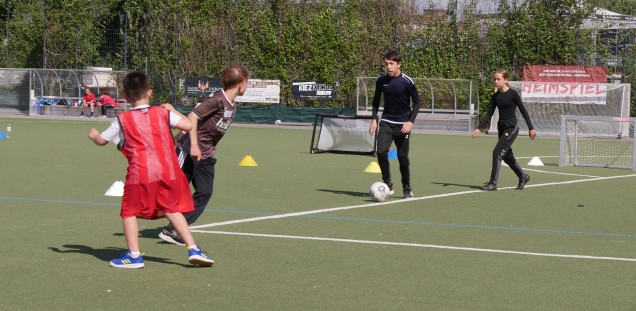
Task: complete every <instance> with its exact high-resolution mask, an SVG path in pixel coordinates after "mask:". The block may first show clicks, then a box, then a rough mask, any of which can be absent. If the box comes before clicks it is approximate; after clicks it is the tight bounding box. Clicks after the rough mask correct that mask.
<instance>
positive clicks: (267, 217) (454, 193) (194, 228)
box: [190, 174, 636, 230]
mask: <svg viewBox="0 0 636 311" xmlns="http://www.w3.org/2000/svg"><path fill="white" fill-rule="evenodd" d="M626 177H636V174H631V175H621V176H609V177H595V178H590V179H579V180H570V181H561V182H552V183H544V184H535V185H526V188H530V187H544V186H554V185H565V184H575V183H580V182H589V181H599V180H608V179H616V178H626ZM514 188H515V187H502V188H498V189H499V190H508V189H514ZM480 192H483V191H481V190H469V191H460V192H451V193H443V194H435V195H429V196H425V197H419V198H417V197H416V198H413V199H409V200H393V201H388V202H377V203H370V204H359V205H351V206H342V207H333V208H325V209H318V210H313V211H303V212H296V213H286V214H278V215H269V216H261V217H253V218H245V219H236V220H229V221H222V222H215V223H210V224H205V225H199V226H192V227H190V229H192V230H196V229H203V228H211V227H218V226H225V225H234V224H240V223H246V222H254V221H260V220H268V219H280V218H288V217H297V216H305V215H313V214H320V213H328V212H335V211H344V210H350V209H356V208H362V207H372V206H379V205H389V204H398V203H408V202H412V201H420V200H429V199H436V198H445V197H451V196H457V195H463V194H471V193H480Z"/></svg>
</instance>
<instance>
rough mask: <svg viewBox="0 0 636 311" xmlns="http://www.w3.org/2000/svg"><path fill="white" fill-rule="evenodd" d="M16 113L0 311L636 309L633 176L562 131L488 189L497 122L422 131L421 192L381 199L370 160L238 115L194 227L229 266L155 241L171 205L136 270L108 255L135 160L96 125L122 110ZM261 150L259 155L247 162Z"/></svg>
mask: <svg viewBox="0 0 636 311" xmlns="http://www.w3.org/2000/svg"><path fill="white" fill-rule="evenodd" d="M9 123H10V124H11V126H12V132H11V136H10V138H9V139H0V150H1V152H0V159H1V163H2V164H1V165H0V167H1V173H0V178H1V179H0V180H1V182H0V229H1V230H0V232H2V238H1V239H0V240H1V241H2V242H1V243H2V244H1V245H2V250H3V251H2V252H1V253H0V254H1V255H0V280H1V281H0V310H121V309H131V310H186V309H192V310H634V309H636V247H635V245H636V211H635V208H634V205H635V202H636V194H635V192H634V186H635V184H636V183H635V182H636V174H635V172H633V171H631V170H622V169H605V168H582V167H558V152H559V149H558V148H559V141H558V139H553V138H542V137H538V138H537V139H536V140H534V141H531V140H530V139H528V138H527V136H525V137H520V138H518V139H517V141H516V142H515V144H514V146H513V149H514V152H515V155H516V156H517V157H518V159H519V161H520V162H521V164H522V166H523V167H524V169H527V173H529V174H530V175H531V177H532V180H531V181H530V183H529V184H528V185H527V186H526V189H525V190H523V191H516V190H514V187H515V186H516V183H517V180H516V176H514V174H513V173H512V171H511V170H510V169H509V168H507V167H505V166H503V167H502V171H501V174H500V176H501V178H500V182H499V187H500V189H499V190H498V191H493V192H481V191H479V190H478V187H480V186H481V185H482V184H483V183H484V182H485V181H487V180H488V177H489V174H490V155H491V150H492V147H493V146H494V144H495V141H496V140H495V137H494V136H495V135H484V134H482V135H480V136H479V137H478V138H477V139H475V140H473V139H471V138H470V135H469V134H468V133H466V134H465V135H443V134H432V133H415V134H414V135H412V141H411V153H410V156H411V175H412V185H413V190H414V194H415V197H416V198H415V199H414V200H401V199H399V198H398V197H397V195H401V191H400V189H399V182H398V183H396V185H397V187H396V188H397V190H398V191H396V194H395V195H396V197H393V198H391V199H390V200H389V201H388V202H385V203H376V202H373V201H371V200H370V199H369V197H368V194H367V191H368V188H369V186H370V185H371V184H372V183H373V182H375V181H379V180H380V175H379V174H377V173H366V172H364V169H365V168H366V167H367V166H368V165H369V164H370V163H371V161H374V160H375V159H374V158H373V157H370V156H360V155H341V154H309V152H308V151H309V144H310V140H311V131H309V130H307V128H305V127H302V128H300V127H293V128H290V127H248V126H238V125H233V126H232V128H231V129H230V130H229V132H228V134H227V135H226V137H225V138H224V139H223V141H221V143H220V145H219V150H218V154H217V158H218V162H217V165H216V175H217V176H216V180H215V189H214V197H213V198H212V201H211V202H210V204H209V205H208V207H207V209H206V212H205V213H204V214H203V216H201V218H199V220H198V221H197V223H195V224H194V225H193V226H192V230H193V232H194V237H195V239H196V241H197V243H198V244H200V245H201V246H202V247H203V248H204V249H205V250H207V251H208V252H209V253H210V255H212V256H213V257H214V259H215V260H216V264H215V266H214V267H213V268H195V267H191V266H190V265H189V264H188V263H187V256H186V254H187V252H186V250H185V248H184V247H179V246H175V245H172V244H167V243H165V242H163V241H161V240H159V239H158V238H157V234H158V233H159V230H160V229H159V228H161V227H162V226H163V225H164V224H165V221H164V220H158V221H146V220H140V221H139V224H140V236H141V237H140V243H141V249H142V252H143V253H144V254H145V255H144V259H145V264H146V267H145V268H144V269H139V270H132V269H115V268H111V267H109V265H108V261H109V260H111V259H113V258H116V257H118V256H119V255H120V253H121V252H123V251H124V250H125V248H126V246H125V241H124V237H123V230H122V224H121V219H120V217H119V201H120V198H119V197H107V196H104V193H105V192H106V190H107V189H108V188H109V187H110V185H111V184H113V182H114V181H117V180H123V178H124V176H125V169H126V161H125V158H124V157H123V156H122V155H121V153H119V152H118V151H117V150H116V148H115V147H114V146H112V145H107V146H106V147H98V146H96V145H94V144H93V143H92V142H91V141H90V140H89V139H88V138H87V137H86V135H87V133H88V130H89V129H90V128H91V127H96V128H97V129H98V130H100V131H102V130H104V129H105V128H106V127H107V125H108V123H106V122H103V121H99V120H95V119H91V120H81V121H80V120H77V119H68V120H39V119H36V118H20V119H9V118H0V129H1V130H4V129H5V128H6V126H7V124H9ZM539 135H540V133H539ZM248 154H249V155H251V156H252V157H253V158H254V160H255V161H256V162H257V163H258V166H257V167H244V166H239V165H238V163H239V162H240V161H241V159H242V158H243V157H244V156H246V155H248ZM533 156H539V157H540V159H541V160H542V161H543V162H544V164H545V166H527V165H526V164H527V162H528V161H529V160H530V158H531V157H533ZM391 163H392V168H393V176H394V180H397V181H399V171H398V170H397V160H392V162H391Z"/></svg>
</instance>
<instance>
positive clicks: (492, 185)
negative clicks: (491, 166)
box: [480, 182, 497, 191]
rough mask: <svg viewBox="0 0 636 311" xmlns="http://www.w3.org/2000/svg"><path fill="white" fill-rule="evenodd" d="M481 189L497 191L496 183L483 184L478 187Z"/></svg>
mask: <svg viewBox="0 0 636 311" xmlns="http://www.w3.org/2000/svg"><path fill="white" fill-rule="evenodd" d="M480 189H481V190H483V191H497V185H495V184H493V183H491V182H489V183H487V184H486V185H485V186H483V187H481V188H480Z"/></svg>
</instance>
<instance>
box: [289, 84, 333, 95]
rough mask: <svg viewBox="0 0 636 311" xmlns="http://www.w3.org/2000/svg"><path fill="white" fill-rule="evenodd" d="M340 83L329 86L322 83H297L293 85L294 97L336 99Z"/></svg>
mask: <svg viewBox="0 0 636 311" xmlns="http://www.w3.org/2000/svg"><path fill="white" fill-rule="evenodd" d="M337 89H338V83H337V82H336V84H329V83H324V82H320V81H295V82H293V83H292V96H293V97H294V98H296V99H307V98H312V99H335V98H336V94H337V91H336V90H337Z"/></svg>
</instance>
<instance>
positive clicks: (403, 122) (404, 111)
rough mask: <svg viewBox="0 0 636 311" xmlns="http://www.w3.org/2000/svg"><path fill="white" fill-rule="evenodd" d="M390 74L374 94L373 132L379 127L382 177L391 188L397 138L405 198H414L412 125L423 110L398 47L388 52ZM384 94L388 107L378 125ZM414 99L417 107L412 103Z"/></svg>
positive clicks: (378, 145) (371, 130)
mask: <svg viewBox="0 0 636 311" xmlns="http://www.w3.org/2000/svg"><path fill="white" fill-rule="evenodd" d="M384 63H385V65H386V74H383V75H382V76H380V77H378V79H377V81H376V84H375V94H374V95H373V109H372V116H373V119H372V120H371V126H370V127H369V133H370V134H371V135H375V131H376V130H378V143H377V155H378V164H379V165H380V170H381V171H382V180H383V182H384V183H385V184H387V185H388V186H389V188H390V189H391V194H393V182H392V181H391V167H390V164H389V148H390V147H391V143H392V142H395V147H396V148H397V157H398V162H399V163H400V174H401V175H402V190H403V191H404V198H405V199H411V198H413V190H412V189H411V172H410V168H409V139H410V136H411V128H412V127H413V123H414V122H415V118H416V117H417V113H418V112H419V110H420V98H419V95H418V93H417V88H416V87H415V84H414V83H413V80H412V79H411V78H410V77H409V76H407V75H406V74H404V73H403V72H402V71H401V70H400V67H401V65H402V56H401V55H400V53H399V52H397V51H389V52H388V53H386V54H385V55H384ZM382 94H384V111H383V112H382V117H381V118H380V121H379V123H380V126H379V129H378V121H377V119H378V118H377V117H378V110H379V108H380V97H381V96H382ZM411 101H412V102H413V107H411Z"/></svg>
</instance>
